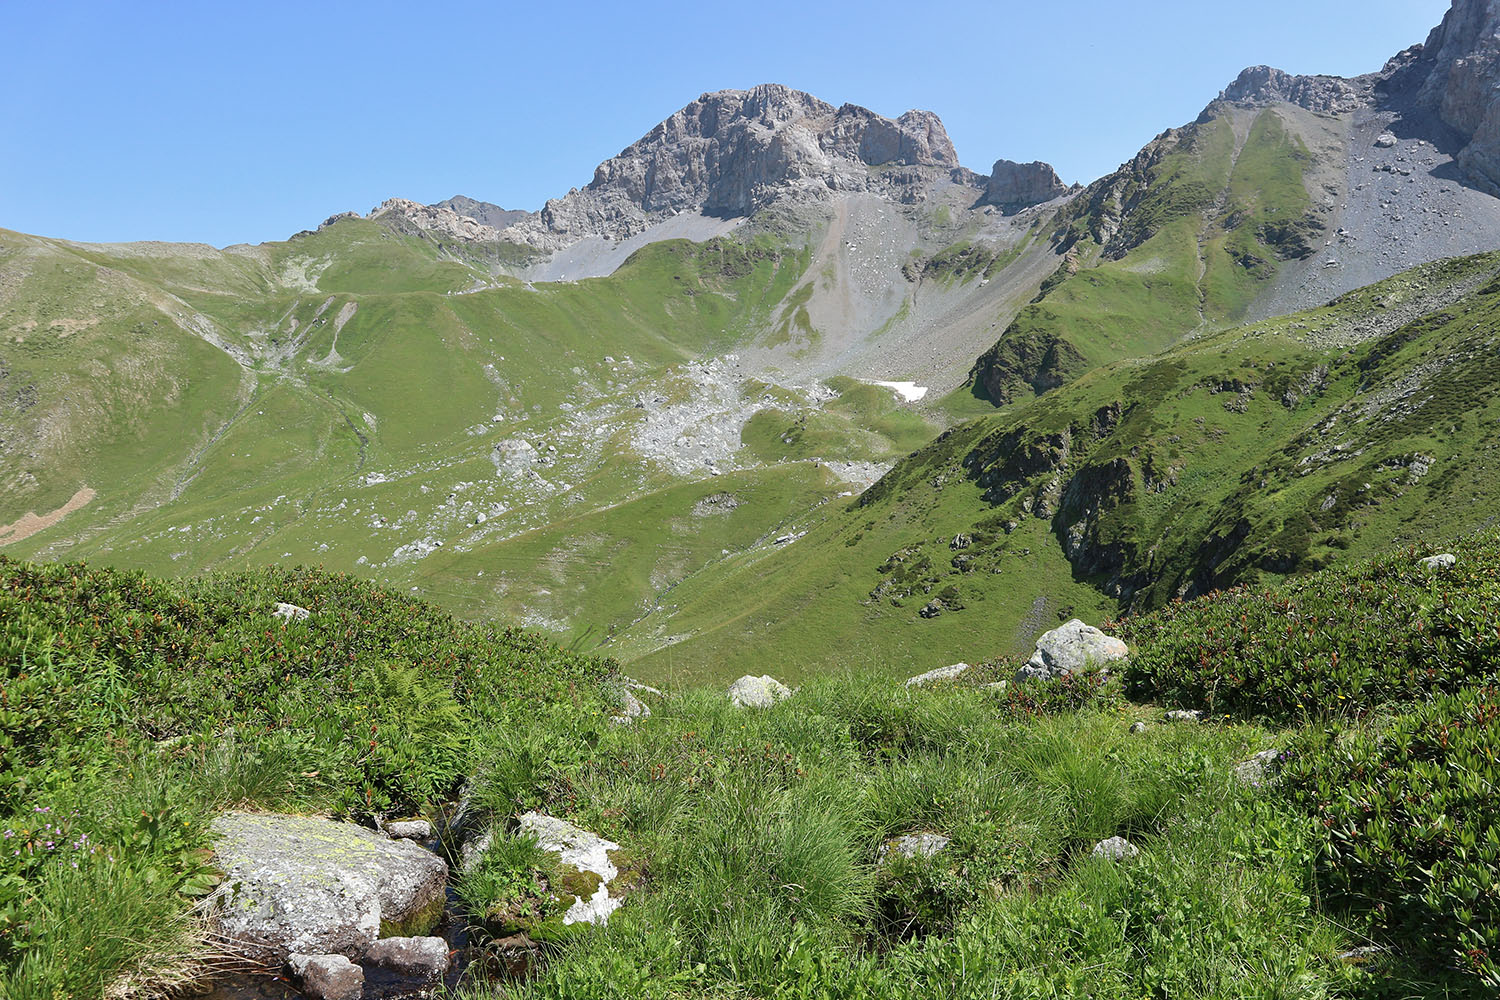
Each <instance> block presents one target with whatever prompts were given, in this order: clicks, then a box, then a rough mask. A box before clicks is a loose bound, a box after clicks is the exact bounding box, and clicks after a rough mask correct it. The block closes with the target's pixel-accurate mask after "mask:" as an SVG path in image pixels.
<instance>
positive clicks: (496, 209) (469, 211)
mask: <svg viewBox="0 0 1500 1000" xmlns="http://www.w3.org/2000/svg"><path fill="white" fill-rule="evenodd" d="M428 207H429V208H435V209H447V210H448V211H450V212H456V213H457V214H459V215H463V216H467V217H468V218H470V219H473V220H474V221H475V222H477V223H479V224H480V225H484V226H489V227H491V228H493V229H504V228H505V227H506V226H513V225H515V224H516V223H518V222H520V221H521V220H522V219H525V218H527V217H528V216H530V215H531V214H532V213H530V212H523V211H521V210H519V209H514V208H501V207H500V206H499V205H492V204H491V203H489V202H487V201H476V200H474V199H473V198H469V197H466V196H464V195H461V194H456V195H454V196H453V197H452V198H449V199H448V200H447V201H440V202H438V203H437V204H435V205H429V206H428Z"/></svg>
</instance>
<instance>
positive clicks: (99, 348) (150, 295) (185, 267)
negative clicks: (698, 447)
mask: <svg viewBox="0 0 1500 1000" xmlns="http://www.w3.org/2000/svg"><path fill="white" fill-rule="evenodd" d="M514 249H515V248H508V247H505V246H498V247H488V246H485V245H469V244H452V245H450V244H445V243H443V242H442V241H439V240H433V239H424V238H419V237H416V236H411V235H404V234H401V233H399V232H394V231H392V230H391V229H388V228H386V227H385V226H383V225H380V224H377V223H372V222H366V221H362V220H344V221H341V222H339V223H337V224H335V225H333V226H331V227H329V228H327V229H325V230H322V231H320V232H317V233H313V234H307V235H304V236H301V237H298V238H295V239H293V240H291V241H288V242H286V243H280V244H270V245H265V246H259V247H231V248H229V249H227V250H224V251H216V250H212V249H210V248H207V247H190V246H170V245H162V244H132V245H124V246H113V247H108V246H92V245H80V244H70V243H65V242H61V241H53V240H44V239H39V238H35V237H28V236H22V235H19V234H0V260H3V262H4V266H5V273H6V275H7V283H6V285H5V287H4V289H3V293H0V331H5V336H4V340H3V341H0V392H3V393H4V395H3V396H0V401H3V404H4V405H3V406H0V445H3V447H0V483H3V485H0V544H4V545H5V550H6V551H7V552H8V553H11V554H15V555H20V556H32V557H41V558H49V559H56V558H63V557H68V558H75V557H90V558H103V559H106V560H108V561H109V562H111V563H113V564H116V565H121V566H131V567H137V568H143V569H149V570H151V571H154V572H158V573H167V574H180V573H193V572H199V571H202V570H205V569H234V568H244V567H250V566H260V565H281V566H291V565H296V564H319V565H323V566H326V567H327V568H329V569H333V570H339V571H345V572H354V573H358V574H366V575H369V576H372V577H376V578H378V579H381V580H384V581H386V582H388V583H391V584H393V585H401V586H404V587H407V588H412V589H421V590H422V591H425V592H427V593H431V594H433V595H435V596H437V597H438V598H440V599H442V600H443V601H444V602H445V603H447V604H448V606H450V607H455V608H462V609H464V610H465V611H466V612H468V613H472V614H475V615H488V614H494V613H503V614H505V615H507V616H509V617H512V618H524V619H525V620H527V621H529V622H531V623H533V624H535V625H538V626H542V627H547V628H550V629H553V630H555V631H558V632H562V633H572V632H574V631H578V632H584V631H591V630H599V631H601V632H602V630H604V629H606V628H610V627H619V626H622V625H624V624H627V623H628V622H629V621H631V620H632V619H633V618H634V617H636V616H637V615H638V614H639V613H640V608H641V606H643V605H645V604H649V602H650V601H651V600H652V599H653V597H654V596H655V594H656V593H658V592H659V591H660V590H661V589H662V588H664V587H667V586H670V585H671V584H673V583H675V582H676V581H677V580H679V579H680V578H681V577H682V576H683V575H685V574H687V573H689V572H692V571H694V570H696V569H697V568H699V567H701V566H702V565H704V564H705V562H707V561H709V560H710V559H717V558H719V557H720V554H721V553H722V551H723V550H725V549H726V548H731V549H735V550H737V549H739V548H740V547H742V546H744V545H748V544H750V543H752V542H754V541H756V540H758V539H760V538H761V537H762V536H764V535H767V534H768V533H774V532H775V531H776V529H777V528H778V527H779V526H780V525H782V524H783V523H784V522H785V521H787V520H788V519H789V518H791V517H793V516H795V515H797V514H799V513H801V512H804V511H806V510H808V509H810V508H813V507H815V506H817V505H818V504H820V503H822V502H825V501H826V500H828V499H829V498H831V497H833V496H835V495H836V494H838V493H840V492H844V491H845V490H847V489H848V486H847V485H845V484H844V483H842V482H841V481H839V480H838V479H836V478H834V477H832V476H830V475H829V473H828V472H827V470H826V468H824V463H825V462H826V461H827V460H829V459H835V458H840V459H842V458H846V457H855V458H859V459H862V460H865V461H875V462H879V461H889V460H891V459H893V458H895V457H897V456H899V455H900V454H904V453H905V452H907V451H909V450H910V449H911V448H913V447H916V446H917V445H919V444H920V443H922V442H923V441H925V440H927V439H928V438H929V437H930V436H931V434H932V433H934V428H933V427H932V425H931V424H929V423H928V422H927V420H926V419H924V418H923V417H921V416H919V415H917V414H915V413H912V412H910V411H901V410H898V408H897V406H896V405H895V403H894V402H893V397H892V396H891V394H890V393H889V392H888V391H886V390H882V389H875V388H873V387H870V386H867V385H864V384H863V383H858V382H855V381H854V380H850V379H845V380H840V381H839V382H838V384H837V385H836V386H835V387H832V388H830V389H828V390H827V391H826V395H827V396H829V397H831V401H830V400H822V399H820V400H818V401H814V400H813V399H812V398H811V397H809V396H808V395H807V394H806V393H805V391H804V390H799V389H793V388H787V387H780V386H772V385H769V384H768V383H765V382H761V381H756V380H751V379H747V378H745V377H743V376H739V375H736V374H734V373H733V372H732V371H727V372H726V374H724V375H723V376H722V377H721V376H719V375H714V376H713V377H712V378H711V379H710V380H709V381H707V382H705V378H706V377H707V376H704V375H703V374H702V373H701V372H700V371H699V370H698V369H697V368H695V367H694V366H695V365H696V364H697V363H698V362H699V360H700V359H702V358H704V357H714V356H719V355H723V354H725V353H727V352H730V351H732V350H733V349H734V348H735V347H736V345H739V344H741V343H746V342H750V341H753V340H754V339H755V338H756V337H758V336H760V335H761V334H762V333H763V332H764V331H765V330H766V329H768V328H769V327H770V326H771V325H772V322H771V321H772V317H773V315H774V314H776V312H777V310H778V309H780V307H781V305H782V302H783V300H784V299H785V298H786V297H787V295H788V293H789V292H790V290H791V289H792V288H793V287H794V286H795V285H797V283H798V282H799V281H800V280H801V277H802V275H803V273H804V271H805V269H806V267H807V263H808V259H809V251H808V250H807V249H806V248H795V247H794V248H790V249H786V248H779V247H777V246H775V245H773V244H771V243H769V242H766V241H765V240H764V239H762V240H759V241H751V242H735V241H730V240H713V241H710V242H708V243H705V244H693V243H689V242H687V241H672V242H663V243H656V244H652V245H649V246H647V247H645V248H644V249H642V250H640V251H638V252H637V253H636V254H634V256H632V257H631V258H630V259H629V261H628V262H627V263H626V264H625V265H624V266H623V267H621V268H620V269H619V270H618V271H617V272H616V273H615V274H614V275H612V276H610V277H608V278H599V279H589V280H584V281H579V282H564V283H550V284H535V285H531V284H527V283H523V282H520V281H517V280H515V279H512V278H509V277H505V276H504V275H503V274H497V273H496V272H495V268H496V267H497V263H496V262H497V259H498V260H500V261H501V262H504V260H505V258H506V255H507V254H510V253H512V252H513V251H514ZM715 394H716V395H715ZM762 395H763V396H764V399H762V398H761V397H762ZM824 403H827V405H823V404H824ZM643 405H644V407H645V408H643ZM699 405H701V406H704V407H712V406H719V407H734V408H740V409H742V410H743V411H744V413H745V414H746V416H747V417H752V419H751V420H750V424H751V427H750V429H749V430H748V431H747V434H746V440H745V444H744V447H743V449H741V448H740V444H739V442H738V441H737V440H735V441H733V442H731V446H730V448H729V449H728V450H727V451H726V453H725V454H726V456H727V457H728V459H729V462H728V465H727V468H726V470H725V471H726V475H725V477H724V479H723V481H722V482H719V481H718V480H715V479H713V477H711V476H710V475H709V472H710V469H708V468H705V467H703V466H701V465H700V466H698V467H697V468H694V469H691V470H683V469H678V468H674V467H673V466H672V465H671V463H670V461H669V460H668V459H669V457H670V456H669V452H670V451H671V450H672V448H673V447H674V445H673V441H672V440H671V438H670V437H667V438H664V439H661V440H659V441H657V442H656V443H655V444H652V443H650V442H647V441H646V440H645V438H646V437H647V436H648V435H651V434H653V433H654V432H652V431H651V430H650V428H651V427H652V426H653V425H652V424H651V421H652V420H653V419H655V418H656V417H657V416H658V415H659V414H663V413H664V414H665V415H666V417H667V419H668V421H670V418H671V417H672V413H673V412H674V411H673V408H674V407H676V408H678V409H680V410H684V411H686V410H691V408H692V407H694V406H699ZM757 411H758V412H757ZM661 433H666V432H665V431H663V432H661ZM672 433H673V434H678V433H684V432H683V431H680V430H678V431H672ZM686 433H692V431H687V432H686ZM695 482H699V483H700V484H701V488H700V487H699V486H692V485H689V484H692V483H695ZM726 492H727V493H730V494H732V495H733V496H732V500H731V502H730V503H729V504H721V505H719V506H718V507H716V508H715V510H716V511H721V512H724V513H725V515H726V516H722V517H719V516H715V517H701V516H697V515H695V514H694V513H693V511H694V509H695V505H696V504H698V503H699V501H701V500H703V499H704V498H705V497H712V496H715V495H717V494H720V493H726ZM731 511H732V513H729V512H731ZM33 512H34V514H35V515H36V517H29V516H28V514H30V513H33ZM673 519H675V520H673ZM669 521H670V523H668V522H669ZM579 553H581V555H579ZM576 558H582V559H584V560H586V561H589V562H598V561H600V560H601V559H605V558H607V560H608V561H609V562H610V563H611V565H612V566H614V568H615V569H616V570H617V573H618V575H616V576H615V577H612V578H611V580H612V585H611V586H610V587H609V588H607V589H606V588H597V587H591V586H585V584H587V583H589V582H591V581H592V579H593V578H592V577H589V576H584V577H578V576H575V575H572V574H571V570H572V569H573V568H574V567H573V560H575V559H576ZM563 577H566V579H563ZM616 585H617V586H616Z"/></svg>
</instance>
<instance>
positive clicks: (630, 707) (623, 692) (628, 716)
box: [609, 688, 651, 726]
mask: <svg viewBox="0 0 1500 1000" xmlns="http://www.w3.org/2000/svg"><path fill="white" fill-rule="evenodd" d="M650 717H651V708H650V706H648V705H647V704H646V703H645V702H643V701H641V699H639V698H637V697H636V696H635V692H633V691H631V690H630V689H629V688H621V689H620V712H619V714H618V715H613V716H610V720H609V721H610V722H613V723H615V724H616V725H621V726H628V725H630V724H631V723H633V722H635V721H636V720H637V719H649V718H650Z"/></svg>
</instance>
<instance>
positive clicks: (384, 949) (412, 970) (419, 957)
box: [365, 937, 448, 979]
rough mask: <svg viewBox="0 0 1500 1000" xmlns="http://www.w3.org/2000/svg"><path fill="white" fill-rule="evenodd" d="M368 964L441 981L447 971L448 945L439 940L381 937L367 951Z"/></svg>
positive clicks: (407, 974) (404, 974)
mask: <svg viewBox="0 0 1500 1000" xmlns="http://www.w3.org/2000/svg"><path fill="white" fill-rule="evenodd" d="M365 961H366V962H369V963H370V964H371V965H378V966H380V967H381V968H382V969H390V970H391V971H393V972H398V973H400V974H401V975H403V976H420V977H422V978H424V979H441V978H442V977H443V974H444V973H446V972H447V971H448V942H447V941H444V940H443V939H442V938H440V937H391V938H381V939H380V940H379V941H376V942H375V943H374V944H372V945H370V947H369V950H368V951H366V952H365Z"/></svg>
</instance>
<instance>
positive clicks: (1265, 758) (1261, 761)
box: [1233, 750, 1281, 788]
mask: <svg viewBox="0 0 1500 1000" xmlns="http://www.w3.org/2000/svg"><path fill="white" fill-rule="evenodd" d="M1280 756H1281V753H1280V751H1277V750H1262V751H1261V752H1260V753H1258V754H1255V755H1254V756H1253V757H1251V758H1250V759H1249V760H1245V761H1241V762H1240V763H1238V764H1236V765H1235V766H1234V772H1233V773H1234V778H1235V780H1236V781H1238V782H1240V784H1243V785H1249V786H1250V787H1251V788H1259V787H1261V786H1262V785H1264V784H1266V782H1267V781H1268V780H1269V779H1270V767H1271V765H1272V764H1274V763H1276V759H1277V758H1278V757H1280Z"/></svg>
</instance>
